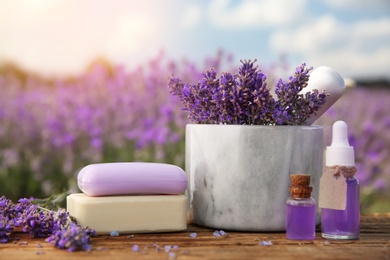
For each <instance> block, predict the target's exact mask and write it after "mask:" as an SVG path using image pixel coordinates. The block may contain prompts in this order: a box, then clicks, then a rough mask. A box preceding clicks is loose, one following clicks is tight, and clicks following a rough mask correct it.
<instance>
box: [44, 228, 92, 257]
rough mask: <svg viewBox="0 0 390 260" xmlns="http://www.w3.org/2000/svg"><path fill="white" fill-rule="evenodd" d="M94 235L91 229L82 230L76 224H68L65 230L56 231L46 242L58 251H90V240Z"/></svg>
mask: <svg viewBox="0 0 390 260" xmlns="http://www.w3.org/2000/svg"><path fill="white" fill-rule="evenodd" d="M94 235H95V231H94V230H92V229H83V228H82V227H81V226H79V225H77V224H76V223H74V222H72V223H70V225H69V227H68V228H67V229H62V230H57V231H55V232H53V234H52V235H51V236H50V237H49V238H48V239H47V240H46V241H47V242H48V243H50V244H51V245H53V246H55V247H58V248H59V249H67V250H68V251H69V252H73V251H76V250H85V251H87V250H91V248H92V247H91V245H90V240H91V237H92V236H94Z"/></svg>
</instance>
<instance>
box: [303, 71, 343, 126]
mask: <svg viewBox="0 0 390 260" xmlns="http://www.w3.org/2000/svg"><path fill="white" fill-rule="evenodd" d="M314 89H317V90H318V91H320V92H322V91H325V93H326V94H327V95H328V96H327V97H326V102H325V104H323V105H322V106H321V108H320V109H319V110H318V111H316V112H315V114H313V115H311V117H309V118H308V119H307V120H306V121H305V124H306V125H311V124H313V123H314V121H316V120H317V119H318V118H319V117H320V116H321V115H322V114H323V113H324V112H325V111H326V110H328V109H329V108H330V107H331V106H332V105H333V104H334V103H335V102H336V101H337V100H338V99H339V98H340V97H341V96H342V95H343V93H344V91H345V82H344V79H343V77H341V75H340V74H339V73H337V72H336V71H335V70H334V69H332V68H330V67H327V66H320V67H318V68H316V69H314V70H313V71H312V72H311V74H310V77H309V81H308V84H307V86H306V87H305V88H303V89H302V90H301V92H300V93H301V94H305V93H306V92H308V91H312V90H314Z"/></svg>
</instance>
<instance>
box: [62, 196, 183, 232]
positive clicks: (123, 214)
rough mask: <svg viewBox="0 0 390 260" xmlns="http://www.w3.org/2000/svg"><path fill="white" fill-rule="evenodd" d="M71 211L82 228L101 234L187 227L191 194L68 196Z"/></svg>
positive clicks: (169, 230)
mask: <svg viewBox="0 0 390 260" xmlns="http://www.w3.org/2000/svg"><path fill="white" fill-rule="evenodd" d="M67 210H68V211H69V213H70V215H71V216H73V217H75V218H76V220H77V222H78V223H79V224H80V225H81V226H82V227H86V226H88V227H90V228H93V229H95V230H96V233H97V234H108V233H110V232H111V231H118V232H119V233H153V232H172V231H181V230H185V229H186V228H187V219H186V215H187V214H186V213H187V197H186V196H184V195H148V196H107V197H89V196H87V195H85V194H83V193H75V194H71V195H69V196H68V197H67Z"/></svg>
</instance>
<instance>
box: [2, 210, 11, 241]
mask: <svg viewBox="0 0 390 260" xmlns="http://www.w3.org/2000/svg"><path fill="white" fill-rule="evenodd" d="M13 230H14V227H13V226H12V224H10V223H9V221H7V220H6V219H4V218H3V217H2V216H0V243H7V242H9V241H11V238H10V234H11V233H12V231H13Z"/></svg>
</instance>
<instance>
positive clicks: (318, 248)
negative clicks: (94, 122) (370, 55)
mask: <svg viewBox="0 0 390 260" xmlns="http://www.w3.org/2000/svg"><path fill="white" fill-rule="evenodd" d="M214 231H215V230H213V229H208V228H204V227H199V226H195V225H189V226H188V229H187V230H186V231H184V232H178V233H161V234H133V235H129V234H127V235H120V236H117V237H110V236H97V237H93V238H92V243H91V244H92V247H93V249H92V250H91V251H88V252H85V251H77V252H73V253H69V252H67V251H66V250H60V249H57V248H54V247H53V246H51V245H50V244H48V243H47V242H45V240H44V239H31V238H29V237H28V235H27V234H24V233H16V234H14V235H13V239H14V241H13V242H10V243H7V244H0V259H95V258H99V259H100V258H101V259H299V258H307V259H390V213H387V214H373V215H369V216H362V218H361V237H360V239H359V240H347V241H333V240H325V239H323V238H322V237H321V234H320V233H319V232H317V236H316V239H315V240H314V241H294V240H288V239H286V238H285V233H283V232H278V233H257V232H256V233H251V232H233V231H228V230H225V231H226V232H227V236H223V237H215V236H213V232H214ZM317 231H319V229H317ZM191 233H196V234H197V237H196V238H191V237H190V236H189V234H191ZM263 241H270V242H272V245H268V246H266V245H259V243H260V244H261V242H263ZM134 245H138V246H139V251H138V252H134V251H133V249H132V248H133V246H134ZM165 246H171V247H172V249H171V250H170V251H169V252H166V251H165ZM173 246H176V247H177V248H176V249H173Z"/></svg>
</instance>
